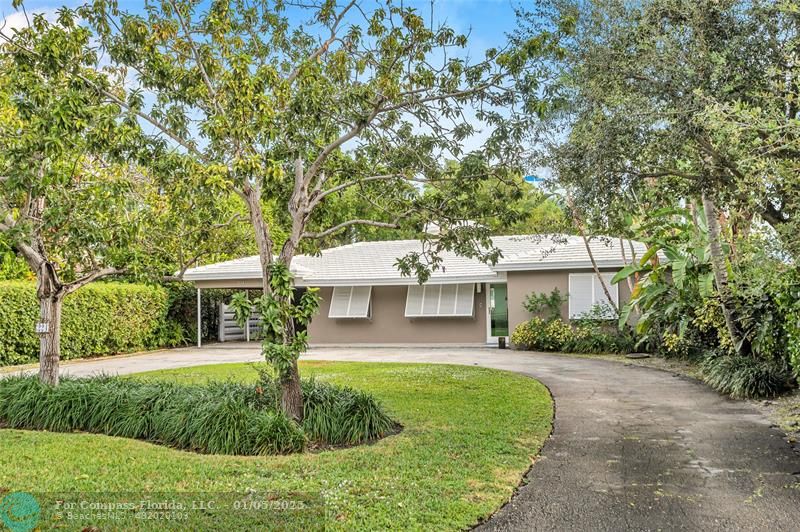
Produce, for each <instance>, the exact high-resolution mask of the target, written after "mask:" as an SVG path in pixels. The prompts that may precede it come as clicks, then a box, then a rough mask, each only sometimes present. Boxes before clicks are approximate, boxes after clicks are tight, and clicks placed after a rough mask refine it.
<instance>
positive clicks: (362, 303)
mask: <svg viewBox="0 0 800 532" xmlns="http://www.w3.org/2000/svg"><path fill="white" fill-rule="evenodd" d="M371 294H372V287H371V286H354V287H353V292H352V295H351V297H350V311H349V312H348V313H347V315H348V316H349V317H351V318H368V317H369V298H370V295H371Z"/></svg>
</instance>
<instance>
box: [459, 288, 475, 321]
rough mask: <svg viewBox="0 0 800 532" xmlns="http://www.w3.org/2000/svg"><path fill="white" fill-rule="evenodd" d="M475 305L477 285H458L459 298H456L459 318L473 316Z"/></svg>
mask: <svg viewBox="0 0 800 532" xmlns="http://www.w3.org/2000/svg"><path fill="white" fill-rule="evenodd" d="M474 304H475V285H474V284H460V285H458V297H457V298H456V311H455V314H456V315H457V316H472V308H473V305H474Z"/></svg>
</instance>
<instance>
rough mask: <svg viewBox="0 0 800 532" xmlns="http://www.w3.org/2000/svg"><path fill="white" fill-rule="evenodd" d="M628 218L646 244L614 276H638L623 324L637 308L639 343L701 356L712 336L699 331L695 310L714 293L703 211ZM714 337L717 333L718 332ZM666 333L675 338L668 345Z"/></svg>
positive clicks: (622, 316)
mask: <svg viewBox="0 0 800 532" xmlns="http://www.w3.org/2000/svg"><path fill="white" fill-rule="evenodd" d="M629 221H630V223H631V231H633V232H635V233H638V234H641V235H642V240H643V241H644V242H645V243H646V244H647V245H648V248H647V251H646V252H645V253H644V254H643V255H642V257H641V258H640V259H639V260H638V261H636V262H635V263H633V264H629V265H628V266H625V267H624V268H622V269H621V270H620V271H619V272H618V273H617V274H616V275H615V276H614V277H613V278H612V280H611V282H612V283H619V282H621V281H622V280H624V279H626V278H628V277H631V278H633V279H634V280H635V284H634V289H633V292H632V294H631V299H630V301H628V303H626V304H625V306H624V307H623V309H622V312H621V313H620V318H619V326H620V327H621V328H624V327H627V324H628V322H629V320H630V319H631V315H632V314H633V313H634V312H637V313H638V316H637V318H636V325H635V329H636V334H637V336H638V338H639V344H640V345H647V346H649V348H650V349H652V350H654V351H656V352H662V353H664V354H668V355H669V354H676V353H685V354H692V355H699V354H700V353H701V351H702V350H703V349H705V348H706V347H709V346H708V345H707V344H706V340H705V337H706V336H708V335H705V334H699V332H700V331H699V329H698V328H697V326H696V323H695V319H696V318H697V316H698V315H697V310H698V309H701V308H703V301H704V300H706V299H708V298H711V297H713V296H715V294H716V292H715V289H714V273H713V271H712V266H711V263H710V262H711V261H710V252H709V243H708V236H707V235H708V228H707V224H706V218H705V214H704V212H703V211H699V210H696V209H684V208H669V209H661V210H658V211H656V212H654V213H652V215H651V216H649V217H648V218H647V219H646V220H644V221H642V222H633V220H632V218H630V217H629ZM712 336H714V337H716V331H714V334H713V335H712ZM665 337H668V338H670V339H671V340H670V341H669V342H666V343H664V339H665ZM684 343H685V344H686V345H685V346H684V347H679V344H684ZM727 345H728V346H731V345H732V344H731V343H728V344H727ZM712 346H713V345H712ZM663 347H666V349H663Z"/></svg>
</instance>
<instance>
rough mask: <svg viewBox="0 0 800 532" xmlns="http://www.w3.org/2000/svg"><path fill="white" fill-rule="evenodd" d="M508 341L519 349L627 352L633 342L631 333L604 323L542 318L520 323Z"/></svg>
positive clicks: (571, 351) (632, 346)
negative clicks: (571, 323)
mask: <svg viewBox="0 0 800 532" xmlns="http://www.w3.org/2000/svg"><path fill="white" fill-rule="evenodd" d="M511 343H512V344H514V345H515V346H516V347H518V348H520V349H528V350H535V351H565V352H570V353H629V352H630V351H631V350H632V349H633V348H634V345H635V342H634V339H633V337H632V336H631V335H630V334H628V333H626V332H622V331H619V330H617V329H616V328H615V327H611V326H608V325H607V324H605V323H601V322H596V323H594V322H590V321H588V320H583V321H579V322H577V323H576V324H575V325H570V324H568V323H564V322H563V321H561V320H552V321H545V320H543V319H541V318H531V319H530V320H528V321H527V322H524V323H521V324H519V325H518V326H517V327H516V329H514V332H513V333H512V334H511Z"/></svg>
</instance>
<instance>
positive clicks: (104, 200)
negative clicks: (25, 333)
mask: <svg viewBox="0 0 800 532" xmlns="http://www.w3.org/2000/svg"><path fill="white" fill-rule="evenodd" d="M89 35H90V32H89V31H88V30H87V29H85V28H81V27H79V26H76V25H75V21H74V19H73V18H72V17H71V15H70V14H69V13H68V12H63V13H62V14H61V16H60V18H59V23H58V24H55V25H50V24H48V23H47V22H46V21H45V20H44V18H43V17H41V16H37V17H35V18H34V19H33V21H32V24H31V26H29V27H27V28H25V29H23V30H21V31H19V32H16V33H14V34H13V35H8V34H6V33H3V41H4V42H3V43H2V45H0V231H2V236H3V240H4V241H5V242H6V243H7V244H8V245H9V246H10V247H11V248H12V249H13V250H15V252H16V253H18V254H19V255H20V256H21V257H23V258H24V260H25V261H26V262H27V265H28V267H29V268H30V270H31V271H32V272H33V274H34V275H35V276H36V282H37V297H38V300H39V306H40V320H39V321H40V323H39V324H38V325H37V328H38V330H37V332H38V333H39V335H40V338H41V342H40V344H41V345H40V369H39V376H40V379H41V380H42V381H43V382H46V383H49V384H57V383H58V364H59V356H60V330H61V307H62V303H63V301H64V298H65V297H66V296H68V295H69V294H70V293H72V292H74V291H76V290H78V289H79V288H81V287H82V286H84V285H86V284H87V283H90V282H92V281H95V280H98V279H101V278H103V277H106V276H109V275H112V274H116V273H119V272H120V271H121V270H122V269H123V268H124V266H125V265H126V264H129V263H131V262H132V261H131V253H132V249H133V248H132V245H131V244H132V243H133V242H136V241H137V240H138V237H139V233H138V228H139V225H138V220H139V216H140V214H141V210H142V205H141V203H140V202H139V201H137V200H136V198H135V195H134V194H132V192H133V190H134V189H135V183H134V178H133V177H132V176H134V175H136V174H137V172H136V171H135V167H134V166H133V165H128V164H118V163H114V162H112V161H111V157H113V156H114V151H115V149H116V148H118V147H119V146H120V143H124V142H125V140H126V139H127V138H130V137H131V134H132V132H133V131H134V130H135V129H136V128H135V126H134V125H132V124H125V123H121V122H119V121H118V120H117V118H118V106H116V105H114V104H109V103H108V102H107V101H106V99H105V98H103V97H101V96H100V95H99V94H98V93H97V90H96V89H95V87H102V88H103V90H105V91H109V92H114V91H116V90H118V87H115V85H114V82H113V81H112V79H111V78H109V77H108V76H106V75H105V74H103V73H100V72H98V71H97V70H95V69H94V68H93V65H94V64H95V62H96V57H95V56H94V54H93V53H91V52H90V51H89V48H88V46H87V45H88V41H89Z"/></svg>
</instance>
